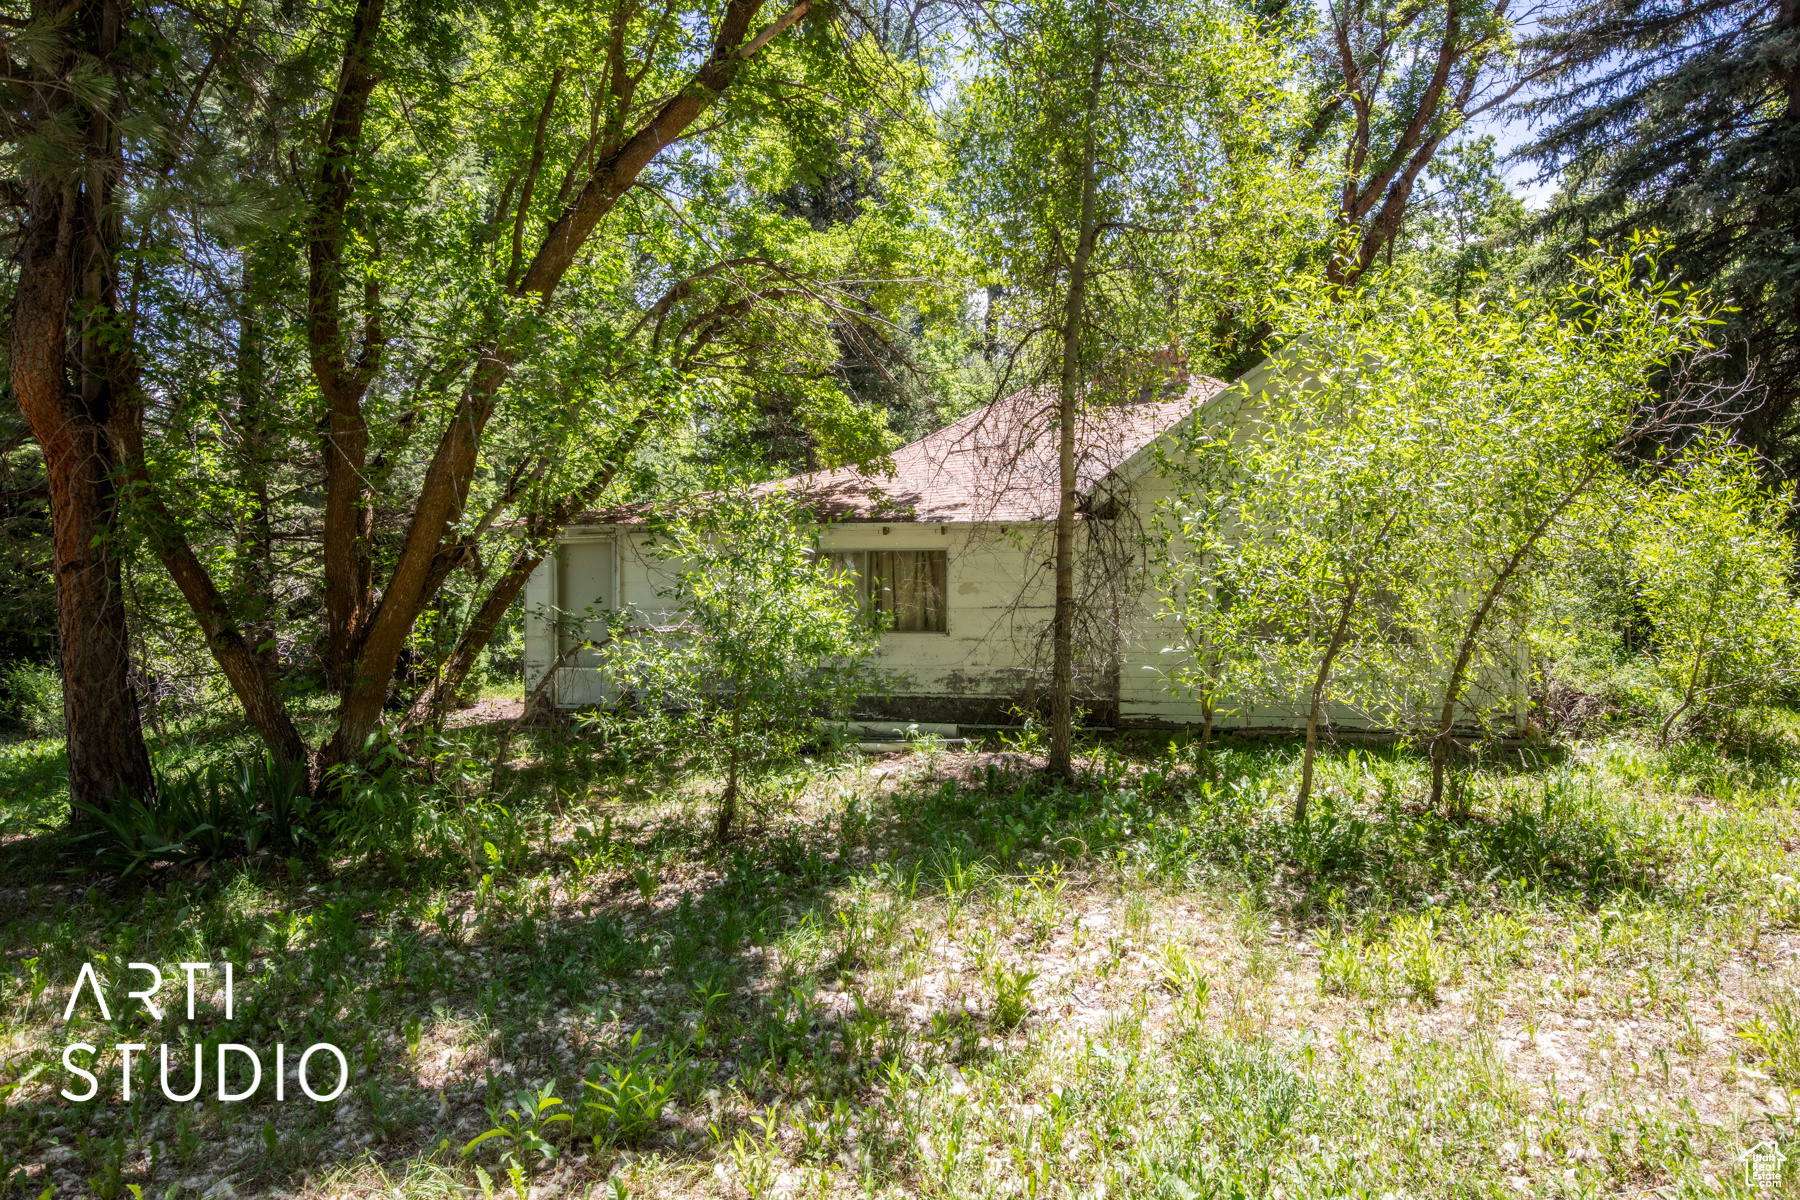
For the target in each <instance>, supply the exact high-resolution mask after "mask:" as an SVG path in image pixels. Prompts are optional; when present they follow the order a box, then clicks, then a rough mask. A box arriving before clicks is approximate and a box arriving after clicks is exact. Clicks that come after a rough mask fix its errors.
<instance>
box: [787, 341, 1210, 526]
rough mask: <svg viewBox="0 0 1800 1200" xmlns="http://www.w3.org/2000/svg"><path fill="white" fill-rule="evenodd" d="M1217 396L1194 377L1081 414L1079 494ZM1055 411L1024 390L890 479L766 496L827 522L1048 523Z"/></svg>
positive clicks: (930, 446) (938, 439)
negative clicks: (795, 501)
mask: <svg viewBox="0 0 1800 1200" xmlns="http://www.w3.org/2000/svg"><path fill="white" fill-rule="evenodd" d="M1184 384H1185V390H1183V385H1184ZM1224 386H1225V385H1224V384H1223V383H1221V382H1220V381H1219V380H1217V379H1210V378H1206V377H1204V376H1202V377H1197V378H1194V379H1192V380H1183V381H1182V383H1177V384H1174V385H1172V386H1171V387H1169V388H1165V389H1164V390H1163V397H1162V398H1159V399H1155V400H1144V401H1139V402H1137V403H1134V404H1113V405H1107V406H1105V407H1103V408H1097V409H1094V410H1092V411H1087V412H1084V413H1083V414H1082V418H1081V423H1080V427H1079V428H1078V430H1077V437H1076V468H1075V474H1076V479H1077V480H1078V482H1079V485H1080V487H1081V490H1082V491H1084V492H1085V491H1087V490H1088V489H1090V488H1092V487H1093V485H1094V484H1095V483H1097V482H1099V481H1100V480H1101V479H1103V478H1105V477H1106V476H1107V475H1108V474H1109V473H1111V472H1112V471H1114V470H1115V469H1117V468H1118V467H1119V466H1120V465H1121V464H1123V463H1124V462H1125V460H1127V459H1128V458H1130V457H1131V456H1132V455H1133V454H1135V453H1137V452H1138V451H1139V450H1141V449H1142V448H1143V447H1145V446H1147V445H1149V444H1150V443H1151V442H1152V441H1154V440H1155V439H1156V438H1157V437H1158V436H1159V435H1161V434H1162V433H1164V432H1165V431H1167V430H1168V429H1170V428H1171V427H1173V426H1174V425H1175V424H1176V422H1178V421H1180V420H1181V419H1182V418H1183V417H1185V416H1187V415H1188V414H1189V413H1190V412H1192V411H1193V410H1194V409H1195V408H1196V407H1197V406H1199V405H1200V404H1202V403H1204V402H1205V401H1206V400H1208V399H1209V398H1211V397H1212V396H1213V395H1214V394H1215V393H1216V392H1218V391H1219V389H1221V388H1223V387H1224ZM1171 392H1173V393H1175V394H1174V395H1173V396H1171V395H1170V393H1171ZM1055 402H1056V394H1055V391H1054V390H1053V389H1048V388H1028V389H1025V390H1023V391H1019V392H1014V393H1013V394H1012V395H1010V396H1008V397H1006V398H1005V399H1004V400H999V401H996V402H995V403H993V404H989V405H985V406H984V407H982V408H978V409H976V410H975V411H974V412H972V413H970V414H969V415H968V416H966V417H964V418H963V419H962V420H960V421H957V422H955V423H954V424H951V425H946V426H945V427H944V428H942V429H940V430H938V431H937V432H936V433H932V434H927V435H926V436H925V437H922V438H920V439H919V440H918V441H916V442H913V443H911V444H910V445H906V446H902V447H901V448H900V449H898V450H896V451H894V473H893V474H892V475H891V476H886V475H880V474H868V473H865V472H864V471H863V470H862V469H860V468H857V467H841V468H839V469H838V470H835V471H816V472H813V473H811V474H808V475H796V476H793V477H792V478H790V479H785V480H781V481H778V482H777V483H773V484H770V485H767V486H769V487H782V486H786V487H787V488H789V489H790V490H792V491H794V492H796V493H797V494H799V495H802V496H805V497H807V498H809V499H810V500H811V501H812V502H813V504H814V505H815V508H816V511H817V512H818V514H819V516H820V517H821V518H823V519H828V520H839V521H1049V520H1054V519H1055V517H1056V506H1057V465H1056V426H1055V423H1054V416H1055V413H1054V407H1053V406H1054V404H1055Z"/></svg>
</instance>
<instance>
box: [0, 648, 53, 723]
mask: <svg viewBox="0 0 1800 1200" xmlns="http://www.w3.org/2000/svg"><path fill="white" fill-rule="evenodd" d="M0 722H4V723H5V724H8V725H12V726H14V727H16V728H18V729H22V730H24V731H25V732H26V733H28V734H30V735H31V736H32V737H59V736H61V734H62V731H63V693H62V672H61V671H60V670H58V669H57V668H56V666H55V665H54V664H48V665H47V664H44V663H34V662H15V663H9V664H7V665H6V666H5V667H0Z"/></svg>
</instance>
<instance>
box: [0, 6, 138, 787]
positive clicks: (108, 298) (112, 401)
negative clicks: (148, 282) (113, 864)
mask: <svg viewBox="0 0 1800 1200" xmlns="http://www.w3.org/2000/svg"><path fill="white" fill-rule="evenodd" d="M33 7H34V10H37V11H34V13H33V15H34V17H37V18H40V19H44V20H46V21H48V20H50V19H51V16H52V14H51V13H49V12H45V11H42V8H41V6H40V5H34V6H33ZM58 11H59V12H60V11H61V10H58ZM69 16H70V19H69V20H68V22H67V24H64V25H63V26H62V27H61V30H60V32H61V36H62V39H63V41H62V44H61V46H59V47H58V48H57V49H58V50H59V51H60V55H59V57H58V60H57V62H56V64H55V65H54V66H52V67H50V68H49V69H47V70H46V71H44V72H43V73H42V74H40V75H39V76H38V77H37V79H35V80H34V81H33V83H34V86H32V87H31V88H30V95H31V99H30V105H29V107H30V114H29V119H30V121H31V123H32V124H33V125H36V126H43V127H48V128H54V127H55V126H57V125H61V126H62V127H63V130H62V132H61V134H60V136H63V137H69V138H70V139H71V141H76V142H77V145H76V146H71V147H66V148H65V147H59V149H64V150H66V151H67V152H70V153H73V154H75V155H78V156H79V158H78V162H79V165H78V166H76V167H74V168H73V169H69V168H64V169H63V170H62V171H57V170H56V169H55V167H53V166H51V165H50V164H49V163H46V162H29V161H28V162H27V163H26V165H25V166H24V169H23V171H22V174H23V175H24V176H25V187H26V205H25V216H24V221H23V228H22V230H21V235H22V236H21V242H20V250H19V281H18V287H17V290H16V292H15V294H14V298H13V318H12V336H11V375H12V385H13V391H14V394H15V395H16V396H17V397H18V401H19V407H20V409H21V410H22V411H23V412H24V414H25V418H26V420H27V421H28V422H30V424H31V429H32V433H33V434H34V435H35V436H36V437H37V440H38V443H39V445H41V446H42V447H43V451H44V465H45V469H46V473H47V475H48V482H49V492H50V509H51V524H52V533H53V545H54V549H53V558H54V569H55V573H56V603H57V633H58V640H59V642H60V644H61V645H60V648H61V654H62V670H63V719H64V725H65V730H66V737H67V746H68V758H69V798H70V802H71V804H72V805H73V806H74V807H73V815H74V816H75V817H76V818H79V817H80V816H81V815H82V813H81V806H83V805H86V806H90V807H93V808H97V809H103V810H104V809H107V808H109V807H110V806H111V804H112V802H113V801H114V800H115V799H117V798H118V797H119V795H120V794H121V793H124V794H128V795H132V796H137V797H144V798H147V797H149V796H150V795H152V793H153V791H154V783H153V780H152V777H151V773H150V755H149V751H148V750H147V748H146V747H145V745H144V733H143V727H142V725H141V723H140V721H139V716H138V708H137V697H136V696H135V694H134V693H133V691H132V687H131V658H130V651H129V644H128V641H127V630H126V622H125V596H124V591H123V588H122V572H121V564H120V557H119V550H120V547H119V543H118V540H117V536H116V531H115V525H116V521H117V517H118V508H119V497H118V491H117V487H116V480H115V477H114V471H115V467H116V466H117V453H116V447H115V445H114V436H113V434H114V429H115V427H116V426H117V425H118V424H119V423H120V422H121V421H129V420H130V419H131V412H130V408H131V400H130V397H129V396H128V395H127V394H124V393H122V392H121V390H120V389H119V388H118V386H117V384H118V379H117V372H116V365H117V364H116V361H115V353H114V347H115V346H116V344H117V341H116V338H117V336H118V332H119V331H118V330H117V329H116V328H115V323H116V322H117V319H118V316H117V300H118V275H117V270H116V256H117V252H118V247H119V244H120V242H121V240H122V230H121V226H120V223H119V217H118V213H117V210H116V208H115V207H114V205H113V202H112V200H113V190H114V188H115V187H116V185H117V182H118V174H119V171H120V169H121V166H122V162H121V156H120V151H119V138H118V133H117V130H116V127H115V126H114V123H113V120H112V118H111V115H110V114H109V113H106V112H104V111H96V110H95V109H93V108H91V107H89V106H88V105H86V104H83V103H81V102H80V101H78V100H76V99H75V98H74V92H73V90H72V89H70V88H68V87H67V86H66V85H65V83H64V79H65V77H66V76H67V75H68V74H69V73H71V72H72V71H74V70H75V69H76V66H77V63H78V55H80V56H90V55H91V56H92V59H97V60H98V61H99V63H100V64H101V69H102V70H103V71H107V72H108V73H110V72H111V71H112V70H114V69H115V67H116V60H115V57H114V56H115V55H116V53H117V48H118V42H119V36H120V32H121V29H122V27H123V25H124V23H125V15H124V13H123V12H122V10H121V8H120V6H119V5H118V4H117V3H116V2H115V0H89V2H87V3H83V4H80V5H78V6H77V7H76V8H75V9H74V10H73V11H72V13H70V14H69ZM90 61H92V60H90ZM46 157H50V156H46ZM71 309H74V310H75V311H76V312H79V313H80V318H79V320H80V326H79V327H78V328H77V329H76V330H74V331H73V334H74V337H73V339H71V336H70V335H71V330H70V329H69V319H70V314H71ZM71 365H73V366H74V368H75V373H76V375H77V378H74V379H71V377H70V366H71Z"/></svg>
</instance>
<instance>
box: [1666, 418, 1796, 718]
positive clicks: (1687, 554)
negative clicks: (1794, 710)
mask: <svg viewBox="0 0 1800 1200" xmlns="http://www.w3.org/2000/svg"><path fill="white" fill-rule="evenodd" d="M1792 508H1793V497H1792V495H1791V493H1788V492H1782V493H1770V492H1769V491H1768V490H1766V489H1765V488H1764V487H1763V486H1762V483H1761V481H1760V480H1759V479H1758V477H1757V472H1756V463H1755V460H1754V458H1753V457H1752V456H1751V454H1750V453H1749V452H1748V451H1745V450H1742V449H1739V448H1737V447H1734V446H1730V445H1728V444H1726V443H1724V442H1722V441H1706V442H1703V443H1701V445H1700V446H1698V447H1697V448H1696V449H1695V450H1693V451H1692V452H1690V453H1689V454H1687V455H1686V456H1684V457H1683V459H1682V460H1681V461H1680V462H1678V463H1677V464H1676V465H1675V467H1674V469H1673V470H1671V471H1669V472H1667V473H1666V474H1665V475H1664V476H1663V478H1662V480H1660V481H1659V483H1658V485H1657V486H1655V487H1654V488H1652V489H1650V490H1649V492H1648V494H1647V495H1646V496H1645V498H1644V501H1643V503H1642V504H1641V506H1640V508H1639V514H1638V520H1637V522H1636V526H1637V528H1636V530H1635V531H1634V532H1635V539H1634V541H1635V550H1636V555H1635V557H1636V560H1637V568H1638V571H1639V574H1640V576H1641V578H1642V583H1641V585H1640V590H1641V592H1642V595H1643V601H1644V607H1645V610H1646V611H1647V613H1648V614H1649V617H1650V621H1651V624H1652V626H1653V627H1654V630H1655V634H1654V637H1655V643H1656V652H1655V655H1656V656H1655V661H1656V674H1657V676H1658V681H1659V682H1660V683H1661V684H1662V685H1663V687H1664V688H1666V689H1667V693H1668V695H1669V702H1668V705H1667V709H1666V715H1665V716H1664V717H1663V720H1662V724H1661V728H1660V729H1659V730H1658V731H1657V732H1658V739H1659V740H1660V741H1662V742H1664V743H1667V742H1669V741H1671V740H1673V739H1676V738H1679V737H1682V736H1684V735H1686V734H1689V733H1693V732H1698V731H1702V730H1708V729H1715V728H1717V727H1718V726H1719V725H1720V724H1721V723H1722V722H1725V721H1727V720H1729V719H1731V718H1732V717H1733V716H1734V715H1735V714H1738V713H1741V712H1744V711H1746V710H1748V711H1751V712H1754V711H1756V710H1758V709H1762V708H1765V707H1767V706H1768V704H1769V703H1770V702H1771V700H1773V699H1774V698H1775V697H1776V696H1777V695H1778V694H1779V693H1780V692H1781V690H1783V689H1784V688H1786V687H1789V686H1791V685H1792V684H1794V683H1795V682H1796V681H1800V632H1797V627H1800V602H1796V600H1795V597H1794V594H1793V591H1792V588H1791V586H1790V583H1789V578H1788V576H1789V571H1790V570H1791V564H1792V563H1793V561H1794V556H1795V547H1794V541H1793V538H1792V536H1791V535H1790V534H1789V533H1788V532H1787V530H1786V529H1785V527H1784V526H1785V524H1786V521H1787V517H1788V515H1789V513H1790V512H1791V511H1792Z"/></svg>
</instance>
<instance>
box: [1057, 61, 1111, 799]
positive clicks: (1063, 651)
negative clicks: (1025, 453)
mask: <svg viewBox="0 0 1800 1200" xmlns="http://www.w3.org/2000/svg"><path fill="white" fill-rule="evenodd" d="M1105 37H1106V33H1105V27H1104V26H1102V27H1101V28H1100V29H1099V30H1098V31H1096V33H1095V47H1094V66H1093V72H1092V74H1091V75H1090V77H1089V80H1088V96H1087V112H1086V114H1085V120H1084V124H1085V126H1086V128H1085V129H1084V131H1083V134H1082V143H1081V209H1080V213H1081V215H1080V217H1079V218H1078V221H1079V226H1078V228H1077V230H1076V238H1077V241H1076V244H1075V253H1074V254H1073V255H1072V256H1071V258H1070V260H1069V292H1068V296H1067V297H1066V299H1065V301H1064V305H1063V328H1062V378H1061V379H1060V380H1059V385H1058V394H1057V411H1056V421H1057V446H1056V469H1057V480H1058V485H1059V486H1058V492H1057V501H1056V614H1055V618H1054V620H1055V623H1054V626H1053V628H1052V639H1053V642H1054V646H1055V657H1054V660H1053V662H1052V666H1051V672H1050V757H1049V762H1048V763H1047V764H1046V765H1045V770H1047V771H1048V772H1049V773H1050V774H1051V775H1054V776H1058V777H1061V778H1064V779H1067V778H1068V777H1069V776H1070V775H1071V773H1072V766H1073V764H1072V761H1071V756H1072V745H1073V742H1074V725H1075V707H1074V696H1073V693H1074V688H1075V502H1076V499H1077V497H1076V478H1075V421H1076V417H1077V415H1078V413H1079V410H1080V405H1081V389H1082V383H1083V380H1084V378H1085V372H1084V371H1083V370H1082V361H1081V325H1082V321H1083V319H1084V318H1085V316H1086V308H1087V275H1088V263H1089V261H1090V260H1091V259H1092V258H1093V254H1094V240H1095V238H1096V237H1097V236H1098V233H1097V230H1096V221H1095V217H1094V204H1095V195H1094V193H1095V189H1096V185H1097V184H1096V175H1097V166H1096V163H1095V159H1096V157H1097V154H1096V149H1095V137H1094V122H1095V120H1096V119H1097V118H1098V115H1099V107H1100V81H1101V79H1102V77H1103V76H1104V75H1105V73H1106V52H1105V49H1104V40H1105Z"/></svg>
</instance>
